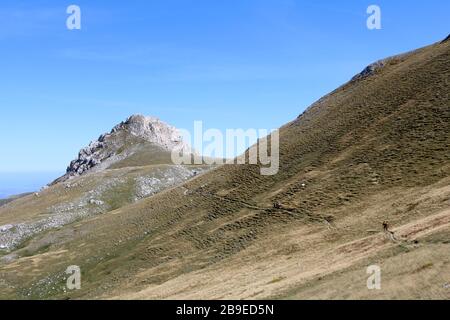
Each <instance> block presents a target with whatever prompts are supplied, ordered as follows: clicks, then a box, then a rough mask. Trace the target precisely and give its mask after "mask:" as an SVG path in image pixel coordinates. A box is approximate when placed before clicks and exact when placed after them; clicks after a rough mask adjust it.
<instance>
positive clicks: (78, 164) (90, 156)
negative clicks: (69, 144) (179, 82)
mask: <svg viewBox="0 0 450 320" xmlns="http://www.w3.org/2000/svg"><path fill="white" fill-rule="evenodd" d="M149 146H153V147H156V148H157V150H161V152H171V151H172V150H183V151H184V152H189V153H190V152H191V148H190V146H189V145H188V144H186V143H185V142H184V141H183V138H182V136H181V134H180V132H179V131H178V130H177V129H176V128H175V127H172V126H170V125H168V124H166V123H164V122H162V121H161V120H159V119H158V118H155V117H146V116H143V115H132V116H131V117H129V118H128V119H127V120H125V121H123V122H121V123H120V124H118V125H116V126H115V127H114V128H113V129H112V130H111V132H109V133H105V134H102V135H101V136H100V137H99V138H98V139H97V140H95V141H92V142H91V143H90V144H89V145H88V146H87V147H85V148H83V149H81V150H80V152H79V153H78V157H77V158H76V159H75V160H73V161H72V162H71V163H70V164H69V166H68V167H67V173H66V174H65V175H64V176H62V177H61V178H59V179H57V180H56V181H55V182H53V184H54V183H58V182H62V181H66V180H67V179H70V178H71V177H75V176H80V175H82V174H84V173H86V172H88V171H94V170H95V171H101V170H104V169H107V168H108V167H110V166H111V165H113V164H114V163H117V162H119V161H122V160H124V159H126V158H128V157H130V156H132V155H134V154H136V153H137V152H140V151H142V150H143V149H145V148H146V147H149ZM155 152H158V151H155Z"/></svg>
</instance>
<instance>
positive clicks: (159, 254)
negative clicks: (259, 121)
mask: <svg viewBox="0 0 450 320" xmlns="http://www.w3.org/2000/svg"><path fill="white" fill-rule="evenodd" d="M449 69H450V43H449V42H444V43H440V44H435V45H432V46H430V47H426V48H423V49H420V50H417V51H414V52H412V53H410V54H408V55H402V56H399V57H397V58H395V59H390V60H389V61H388V62H386V63H385V64H384V65H383V66H382V67H381V68H378V69H376V70H375V71H374V72H371V73H370V74H368V75H365V76H363V77H358V78H356V79H355V80H353V81H351V82H350V83H347V84H346V85H344V86H342V87H341V88H339V89H337V90H336V91H334V92H333V93H331V94H330V95H328V96H326V97H325V98H323V99H321V100H320V101H319V102H317V103H316V104H314V105H313V106H311V107H310V108H309V109H308V110H307V111H306V112H305V113H304V114H303V115H302V116H300V117H299V118H298V119H296V120H295V121H293V122H291V123H289V124H287V125H286V126H284V127H283V128H281V130H280V139H281V141H280V142H281V146H280V156H281V159H280V163H281V166H280V171H279V173H278V174H277V175H274V176H262V175H260V171H259V167H258V166H232V165H226V166H223V167H220V168H217V169H215V170H213V171H210V172H208V173H205V174H203V175H200V176H197V177H195V178H194V179H192V180H190V181H188V182H187V183H185V184H184V185H183V186H179V187H175V188H172V189H168V190H165V191H163V192H161V193H159V194H156V195H155V196H152V197H149V198H146V199H143V200H142V201H138V202H136V203H134V204H131V205H128V206H122V207H120V208H118V209H117V210H114V211H112V212H109V213H107V214H104V215H98V216H95V217H93V218H89V219H86V220H83V221H80V222H77V223H73V224H70V225H67V226H65V227H63V228H61V229H59V230H54V231H52V232H51V233H49V234H48V236H50V235H51V238H52V241H51V243H48V245H47V246H45V247H41V249H40V251H39V250H36V251H35V252H34V253H33V254H30V255H29V256H25V255H23V254H20V255H19V256H18V257H16V258H15V259H10V260H5V259H3V262H2V265H1V266H0V271H1V274H2V281H0V286H1V288H0V289H1V290H0V292H1V295H2V296H3V297H8V298H27V297H28V298H73V299H76V298H126V299H131V298H139V299H166V298H208V299H224V298H236V299H240V298H247V299H260V298H272V297H273V298H293V299H296V298H394V299H395V298H421V297H423V298H450V296H449V293H450V291H449V289H448V286H447V285H448V283H449V282H450V274H449V270H450V265H449V263H450V261H449V254H448V253H449V252H450V243H449V238H448V234H449V233H450V211H449V209H448V208H449V204H450V152H449V151H450V134H449V132H450V99H449V91H450V90H449V81H450V70H449ZM275 203H276V204H277V205H274V204H275ZM0 212H1V211H0ZM384 221H388V222H389V225H390V230H391V231H392V232H394V236H391V234H389V233H386V232H384V231H383V228H382V223H383V222H384ZM40 242H42V240H39V239H35V240H31V241H30V242H29V244H28V246H38V245H39V243H40ZM372 264H377V265H379V266H380V267H381V268H382V271H383V278H382V279H383V280H382V281H383V286H382V290H379V291H376V292H375V291H369V290H368V289H367V287H366V280H367V274H366V268H367V266H369V265H372ZM70 265H78V266H80V267H81V270H82V289H81V290H79V291H72V292H66V293H65V292H64V290H63V289H62V288H63V286H64V283H65V277H66V275H65V274H64V271H65V269H66V268H67V266H70Z"/></svg>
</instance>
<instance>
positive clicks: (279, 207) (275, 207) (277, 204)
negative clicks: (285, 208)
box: [273, 202, 281, 209]
mask: <svg viewBox="0 0 450 320" xmlns="http://www.w3.org/2000/svg"><path fill="white" fill-rule="evenodd" d="M273 208H274V209H281V203H279V202H274V203H273Z"/></svg>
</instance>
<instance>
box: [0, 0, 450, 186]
mask: <svg viewBox="0 0 450 320" xmlns="http://www.w3.org/2000/svg"><path fill="white" fill-rule="evenodd" d="M198 1H199V3H198V6H195V7H193V6H192V5H191V4H189V3H187V2H183V1H177V0H171V1H164V2H162V1H161V2H158V1H156V2H152V3H148V2H146V1H136V2H135V3H133V4H125V3H110V2H106V1H98V2H96V3H90V2H89V1H86V0H83V1H76V2H75V4H76V5H78V6H79V7H80V8H81V12H82V16H81V17H82V19H81V21H82V24H81V30H68V29H67V28H66V19H67V18H68V16H69V15H68V14H67V13H66V9H67V5H68V4H61V3H57V2H56V1H49V0H40V1H36V2H33V3H32V4H28V3H25V2H17V1H10V0H7V1H4V2H2V4H1V5H0V27H1V31H0V41H1V42H2V48H3V50H2V52H0V58H1V61H3V65H2V74H3V78H2V81H1V85H2V87H3V90H4V92H3V93H2V95H1V97H0V103H1V104H2V106H3V123H2V126H1V127H0V133H1V134H2V136H3V137H8V138H7V139H3V140H2V141H3V142H2V149H3V150H7V152H3V156H2V157H1V160H0V176H1V175H3V176H5V175H7V174H18V175H20V174H34V173H49V172H51V173H52V174H54V173H60V172H64V171H65V169H66V167H67V165H68V164H69V162H70V161H71V160H72V159H74V158H75V157H76V155H77V153H78V151H79V150H80V149H82V148H83V147H84V146H86V145H88V144H89V142H90V141H93V140H95V139H96V138H97V137H98V136H99V135H100V134H102V133H104V132H109V130H110V129H111V128H112V127H113V126H114V125H116V124H117V123H120V122H121V121H123V120H125V119H126V118H127V117H128V116H130V115H132V114H136V113H140V114H144V115H146V116H154V117H157V118H159V119H161V120H162V121H164V122H166V123H168V124H170V125H173V126H175V127H177V128H179V129H188V130H190V129H191V128H192V127H193V123H194V121H197V120H202V121H203V122H204V125H205V127H207V128H218V129H219V130H225V129H226V128H230V129H234V128H243V129H248V128H261V129H267V130H271V129H276V128H279V127H281V126H282V125H284V124H286V123H288V122H290V121H292V120H294V119H295V118H296V117H297V116H299V115H300V114H301V113H302V112H303V111H304V110H305V109H306V108H307V107H308V106H310V105H311V104H312V103H313V102H315V101H317V100H318V99H319V98H321V97H322V96H324V95H326V94H327V93H329V92H331V91H332V90H334V89H336V88H338V87H339V86H341V85H343V84H344V83H346V82H347V81H349V80H350V79H351V78H352V77H353V76H354V75H355V74H357V73H359V72H360V71H362V70H363V69H364V68H365V67H366V66H367V65H369V64H371V63H373V62H375V61H377V60H380V59H383V58H386V57H389V56H392V55H396V54H401V53H404V52H407V51H410V50H414V49H417V48H420V47H424V46H427V45H431V44H433V43H435V42H438V41H441V40H443V39H444V38H445V37H447V36H448V23H447V22H446V21H447V20H446V12H448V9H450V3H448V2H447V1H443V0H434V1H431V2H428V3H426V4H425V3H419V4H413V5H412V4H410V3H409V2H407V1H405V0H402V1H397V2H396V3H390V2H388V1H377V5H379V6H380V8H381V12H382V28H381V30H369V29H368V28H367V27H366V20H367V18H368V14H367V13H366V9H367V7H368V6H369V5H371V4H372V3H371V2H370V3H369V2H367V1H360V0H354V1H348V2H346V3H343V4H336V3H334V2H330V1H328V0H324V1H320V2H315V3H305V2H303V1H293V0H284V1H272V0H265V1H256V0H249V1H245V2H242V3H238V4H229V3H211V2H207V1H203V0H198ZM431 4H433V5H431ZM405 9H408V10H407V11H406V10H405ZM405 12H407V14H405ZM412 34H414V37H411V35H412ZM243 151H244V150H238V151H237V153H236V156H237V155H238V154H240V153H242V152H243ZM0 188H4V187H3V183H1V184H0Z"/></svg>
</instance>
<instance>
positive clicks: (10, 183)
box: [0, 172, 63, 199]
mask: <svg viewBox="0 0 450 320" xmlns="http://www.w3.org/2000/svg"><path fill="white" fill-rule="evenodd" d="M62 174H63V173H62V172H0V199H2V198H7V197H9V196H12V195H16V194H21V193H25V192H33V191H38V190H39V189H40V188H42V187H43V186H45V185H46V184H48V183H50V182H52V181H53V180H54V179H56V178H57V177H59V176H61V175H62Z"/></svg>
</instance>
